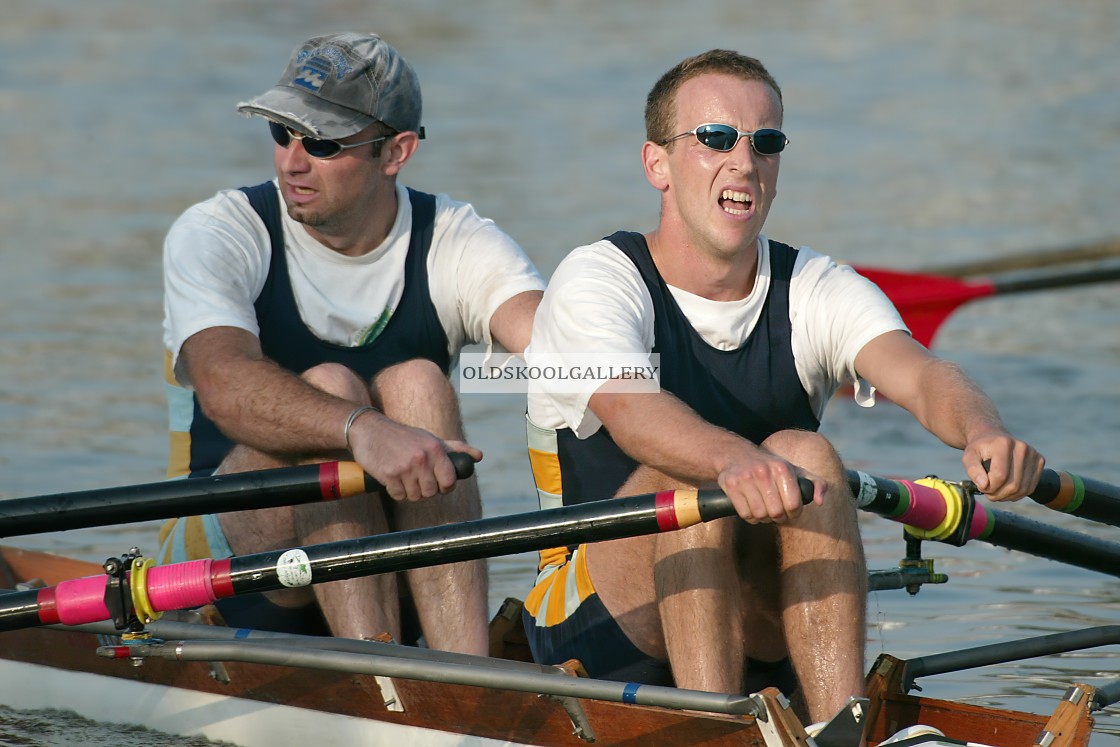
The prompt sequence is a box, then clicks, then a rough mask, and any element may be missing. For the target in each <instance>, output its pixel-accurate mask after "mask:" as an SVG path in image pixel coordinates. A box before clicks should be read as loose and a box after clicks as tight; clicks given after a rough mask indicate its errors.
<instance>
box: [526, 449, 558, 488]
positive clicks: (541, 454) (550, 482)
mask: <svg viewBox="0 0 1120 747" xmlns="http://www.w3.org/2000/svg"><path fill="white" fill-rule="evenodd" d="M529 465H530V466H531V467H532V468H533V482H535V483H536V485H537V490H543V491H544V492H546V493H552V494H553V495H562V494H563V492H564V491H563V480H562V479H561V477H560V456H559V455H558V454H556V452H547V451H540V450H538V449H534V448H532V447H530V448H529Z"/></svg>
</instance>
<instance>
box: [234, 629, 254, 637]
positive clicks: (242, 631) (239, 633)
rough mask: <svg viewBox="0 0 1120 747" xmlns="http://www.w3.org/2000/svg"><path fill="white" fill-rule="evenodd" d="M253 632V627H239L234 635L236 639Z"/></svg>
mask: <svg viewBox="0 0 1120 747" xmlns="http://www.w3.org/2000/svg"><path fill="white" fill-rule="evenodd" d="M252 632H253V630H252V628H238V629H237V632H236V633H234V634H233V637H234V638H235V639H236V638H248V637H249V634H250V633H252Z"/></svg>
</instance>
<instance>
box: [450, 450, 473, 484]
mask: <svg viewBox="0 0 1120 747" xmlns="http://www.w3.org/2000/svg"><path fill="white" fill-rule="evenodd" d="M447 458H448V459H450V460H451V464H453V465H454V466H455V476H456V477H458V478H459V479H460V480H465V479H467V478H468V477H470V476H471V475H473V474H474V460H473V459H471V455H470V454H465V453H463V452H462V451H450V452H448V453H447Z"/></svg>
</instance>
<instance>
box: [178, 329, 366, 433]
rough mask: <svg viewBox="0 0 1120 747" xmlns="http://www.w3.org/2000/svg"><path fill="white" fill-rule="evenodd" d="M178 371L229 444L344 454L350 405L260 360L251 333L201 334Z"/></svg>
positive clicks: (183, 356) (184, 350)
mask: <svg viewBox="0 0 1120 747" xmlns="http://www.w3.org/2000/svg"><path fill="white" fill-rule="evenodd" d="M180 365H181V367H182V369H183V370H184V371H185V372H186V374H187V378H188V379H189V380H190V382H191V384H192V385H193V386H194V388H195V392H196V394H197V396H198V400H199V404H200V405H201V407H202V410H203V412H204V413H206V416H207V417H209V418H210V419H211V420H213V421H214V424H215V425H216V426H217V427H218V428H219V429H220V430H221V431H222V432H223V433H225V434H226V435H227V436H228V437H229V438H230V439H231V440H233V441H235V442H237V443H240V444H244V445H246V446H250V447H252V448H255V449H258V450H260V451H265V452H268V453H272V454H277V455H304V454H316V453H323V452H328V451H334V450H339V449H342V448H344V443H343V438H342V425H343V424H344V423H345V422H346V418H347V416H348V415H349V413H350V412H351V411H352V410H353V409H354V402H352V401H347V400H346V399H343V398H340V397H336V396H333V395H330V394H327V393H326V392H324V391H322V390H320V389H317V388H315V387H313V386H311V385H310V384H309V383H307V382H306V381H304V380H303V379H301V378H300V377H299V376H297V375H296V374H294V373H292V372H291V371H288V370H286V369H283V368H281V367H280V366H278V365H277V364H275V363H273V362H272V361H271V360H269V359H267V358H265V357H264V355H263V354H262V353H261V350H260V345H259V343H258V342H257V339H256V337H254V336H253V335H251V334H250V333H248V332H246V331H244V330H240V329H234V328H230V327H218V328H212V329H207V330H203V331H202V332H199V333H198V334H196V335H194V336H192V337H191V338H189V339H188V340H187V341H186V342H185V343H184V345H183V348H182V350H181V352H180ZM364 417H373V415H372V414H371V415H367V416H364ZM378 417H380V416H378Z"/></svg>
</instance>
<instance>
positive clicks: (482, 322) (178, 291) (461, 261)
mask: <svg viewBox="0 0 1120 747" xmlns="http://www.w3.org/2000/svg"><path fill="white" fill-rule="evenodd" d="M397 203H398V208H397V217H396V220H395V221H394V222H393V227H392V229H391V230H390V231H389V235H388V236H387V237H386V238H385V241H383V242H382V243H381V246H379V247H377V249H375V250H374V251H372V252H369V253H367V254H364V255H362V256H360V257H348V256H344V255H341V254H339V253H337V252H335V251H333V250H331V249H330V248H328V247H326V246H323V245H322V244H320V243H319V242H318V241H316V240H315V239H314V238H312V236H311V235H310V234H308V232H307V230H306V229H305V228H304V226H303V225H302V224H301V223H298V222H296V221H293V220H292V219H291V218H290V217H288V214H287V211H286V210H284V209H283V206H281V211H280V213H281V216H282V220H281V222H282V225H283V229H284V245H285V250H286V252H287V254H286V256H287V261H288V272H289V275H290V276H291V283H292V291H293V293H294V295H295V299H296V305H297V306H298V307H299V313H300V316H301V317H302V318H303V321H304V323H305V324H306V325H307V326H308V327H309V328H310V329H311V330H312V331H313V332H314V333H315V334H316V335H317V336H318V337H319V338H321V339H323V340H326V341H327V342H332V343H335V344H338V345H347V346H356V345H360V344H363V342H367V341H368V340H364V338H365V336H366V335H367V334H368V332H369V330H370V329H371V327H373V326H374V325H377V324H378V323H379V321H382V322H383V321H384V320H383V317H384V316H385V315H386V314H392V312H393V310H394V309H396V307H397V304H398V303H399V302H400V299H401V297H402V295H403V293H404V267H405V257H406V256H407V254H408V245H409V239H410V237H411V233H412V204H411V202H410V201H409V198H408V192H407V190H406V189H405V187H404V186H403V185H401V184H398V185H397ZM271 257H272V249H271V242H270V240H269V237H268V230H267V229H266V228H265V225H264V223H263V221H261V219H260V217H259V216H258V215H257V213H256V211H254V210H253V208H252V206H251V205H250V204H249V199H248V197H246V196H245V194H244V193H243V192H242V191H240V190H225V191H222V192H219V193H218V194H217V195H215V196H214V197H212V198H210V199H209V200H206V201H205V202H201V203H199V204H197V205H194V206H193V207H191V208H189V209H188V210H187V211H186V212H184V213H183V214H182V215H181V216H180V217H179V219H178V220H176V221H175V223H174V224H173V225H172V227H171V229H170V231H168V234H167V238H166V240H165V241H164V251H163V267H164V323H163V341H164V346H165V347H166V348H167V350H168V351H170V353H171V355H172V365H173V366H175V369H174V370H175V372H176V378H177V379H178V380H179V383H181V384H183V385H184V386H189V382H187V381H185V380H184V375H183V372H182V371H180V370H178V365H177V363H178V359H179V351H180V350H181V349H182V346H183V343H184V342H185V341H186V340H187V338H189V337H190V336H191V335H193V334H195V333H197V332H200V331H202V330H204V329H208V328H211V327H219V326H222V327H237V328H240V329H244V330H246V331H248V332H251V333H252V334H254V335H257V334H259V329H258V327H257V315H256V311H255V310H254V308H253V302H254V301H255V300H256V298H257V296H258V295H260V292H261V289H262V288H263V287H264V282H265V278H266V277H267V276H268V268H269V264H270V262H271ZM427 267H428V286H429V290H430V293H431V297H432V303H433V304H434V306H435V309H436V313H437V314H438V316H439V320H440V323H441V324H442V326H443V328H444V330H445V331H446V333H447V342H448V352H449V353H450V355H451V359H452V365H453V366H454V364H455V361H456V359H457V357H458V355H459V351H460V349H461V348H462V347H463V346H464V345H467V344H472V343H479V342H481V343H484V344H486V345H487V347H488V348H489V347H491V346H492V345H493V341H492V340H491V339H490V317H491V315H492V314H493V313H494V311H495V310H496V309H497V308H498V307H499V306H501V305H502V304H503V303H504V302H505V301H507V300H508V299H510V298H512V297H513V296H515V295H517V294H519V293H522V292H524V291H529V290H540V289H543V287H544V281H543V280H542V279H541V276H540V274H539V273H538V272H537V270H536V268H535V267H534V266H533V263H532V262H531V261H530V260H529V258H528V257H527V256H526V255H525V252H524V251H523V250H522V249H521V247H520V246H518V244H517V243H516V242H515V241H514V240H513V239H512V238H510V237H509V236H508V235H507V234H506V233H505V232H503V231H502V230H501V229H500V228H498V226H497V225H495V224H494V222H493V221H491V220H489V219H486V218H481V217H479V215H478V214H477V213H476V212H475V210H474V208H473V207H472V206H471V205H470V204H469V203H465V202H458V201H455V200H452V199H451V198H449V197H448V196H447V195H444V194H440V195H437V197H436V217H435V226H434V230H433V235H432V247H431V250H430V251H429V253H428V262H427Z"/></svg>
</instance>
